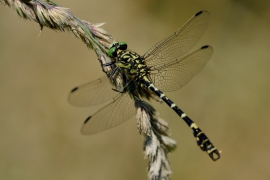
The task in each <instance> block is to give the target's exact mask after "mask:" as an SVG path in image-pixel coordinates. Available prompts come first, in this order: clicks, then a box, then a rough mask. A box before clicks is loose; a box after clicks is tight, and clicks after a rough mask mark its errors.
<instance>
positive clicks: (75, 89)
mask: <svg viewBox="0 0 270 180" xmlns="http://www.w3.org/2000/svg"><path fill="white" fill-rule="evenodd" d="M77 89H79V88H78V87H75V88H73V89H72V90H71V92H72V93H73V92H74V91H77Z"/></svg>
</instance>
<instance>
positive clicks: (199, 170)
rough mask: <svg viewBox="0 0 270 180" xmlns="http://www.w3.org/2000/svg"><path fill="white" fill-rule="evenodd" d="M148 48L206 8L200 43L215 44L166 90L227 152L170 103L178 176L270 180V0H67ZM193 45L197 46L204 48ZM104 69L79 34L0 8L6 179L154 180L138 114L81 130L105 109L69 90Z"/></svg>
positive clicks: (0, 171) (1, 148)
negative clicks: (211, 151) (206, 142)
mask: <svg viewBox="0 0 270 180" xmlns="http://www.w3.org/2000/svg"><path fill="white" fill-rule="evenodd" d="M57 2H58V3H59V4H61V5H62V6H65V7H68V8H70V10H71V11H72V12H73V13H74V14H75V15H76V16H78V17H79V18H81V19H85V20H87V21H90V22H92V23H97V22H106V25H105V26H103V28H104V29H106V30H107V31H109V32H110V33H111V34H112V35H113V36H114V37H115V38H116V39H118V40H120V41H126V42H127V43H128V45H129V47H130V48H131V49H133V50H135V51H137V52H138V53H140V54H143V53H144V52H146V51H147V50H148V49H149V48H150V47H151V46H152V45H154V44H155V43H156V42H158V41H159V40H161V39H162V38H164V37H166V36H167V35H169V34H170V33H172V32H173V31H174V30H176V29H178V28H179V27H181V26H182V24H184V23H185V22H186V21H187V20H188V19H189V18H190V17H191V16H193V15H194V14H195V13H196V12H197V11H199V10H208V11H209V12H210V13H211V17H212V19H211V24H210V26H209V28H208V30H207V32H206V34H205V35H204V36H203V38H202V39H201V41H200V42H199V43H198V45H197V46H196V48H199V47H201V46H202V45H205V44H210V45H212V46H213V47H214V54H213V56H212V58H211V59H210V61H209V62H208V64H207V65H206V67H205V68H204V69H203V71H202V72H201V73H199V74H198V75H197V76H196V77H195V78H194V79H193V80H192V81H191V82H190V83H188V84H187V85H186V86H185V87H183V88H182V89H181V90H179V91H176V92H173V93H167V95H168V96H169V97H170V98H171V99H173V100H174V101H175V102H176V103H177V104H178V105H179V107H181V108H182V109H183V110H184V111H185V112H187V114H188V115H189V116H190V117H191V118H192V119H194V120H195V121H196V122H197V124H198V125H199V126H200V127H201V128H202V129H203V130H204V131H205V132H206V134H207V135H208V136H209V137H210V139H211V140H212V142H213V143H214V144H215V145H216V146H217V147H218V148H219V149H220V150H222V157H221V159H220V160H219V161H217V162H212V161H211V159H210V158H209V157H208V156H207V155H206V154H205V153H202V151H201V150H200V149H199V148H198V147H197V146H196V143H195V140H194V138H193V136H192V133H191V131H190V129H189V128H188V127H187V126H186V125H185V124H184V123H183V122H182V121H181V120H180V119H179V118H178V117H177V116H176V115H175V114H174V113H173V112H172V111H171V109H170V108H168V107H167V106H165V105H156V106H155V107H156V108H157V110H158V111H159V113H160V115H161V117H162V118H164V119H165V120H166V121H168V122H169V126H170V127H171V132H172V137H173V138H174V139H175V140H176V141H177V143H178V148H177V149H176V150H175V151H174V152H173V153H172V154H171V155H170V156H169V160H170V163H171V166H172V170H173V174H172V176H171V177H172V179H189V180H193V179H194V180H195V179H202V180H212V179H215V180H216V179H218V180H228V179H230V180H235V179H245V180H254V179H260V180H263V179H270V171H269V167H270V157H269V156H270V142H269V139H270V132H269V127H270V120H269V118H270V108H269V107H270V50H269V49H270V2H269V1H267V0H257V1H252V0H220V1H216V0H205V1H199V0H181V1H179V0H171V1H160V0H136V1H135V0H128V1H127V0H114V1H109V0H92V1H82V0H81V1H80V0H79V1H65V0H57ZM196 48H195V49H196ZM101 75H102V72H101V68H100V65H99V63H98V61H97V58H96V56H95V53H94V52H93V51H91V50H89V49H87V48H86V47H85V45H84V44H83V43H82V42H81V41H80V40H78V39H76V38H75V37H74V36H73V35H71V34H70V33H67V32H66V33H61V32H55V31H52V30H50V29H47V28H45V29H44V31H43V32H42V33H41V35H40V36H39V26H38V25H37V24H36V23H34V22H30V21H26V20H23V19H22V18H20V17H18V15H17V14H16V12H15V11H13V10H12V9H11V8H8V7H5V6H3V5H2V4H1V5H0V84H1V86H0V179H5V180H13V179H20V180H37V179H38V180H45V179H51V180H58V179H65V180H74V179H80V180H89V179H91V180H92V179H98V180H107V179H117V180H122V179H123V180H124V179H129V180H138V179H145V180H146V179H147V171H146V168H147V162H148V161H147V160H146V159H144V157H143V153H142V144H143V138H142V137H141V136H140V135H139V134H138V132H137V129H136V122H135V118H132V119H131V120H129V121H127V122H125V123H123V124H122V125H121V126H118V127H117V128H113V129H111V130H107V131H105V132H103V133H100V134H97V135H93V136H83V135H81V134H80V128H81V125H82V123H83V121H84V119H85V118H86V117H88V116H89V115H90V114H93V113H94V112H95V111H96V110H98V109H99V108H100V107H102V106H95V107H86V108H77V107H73V106H71V105H70V104H69V103H68V101H67V95H68V93H69V91H70V90H71V89H72V88H73V87H75V86H77V85H80V84H83V83H86V82H88V81H91V80H94V79H96V78H98V77H99V76H101Z"/></svg>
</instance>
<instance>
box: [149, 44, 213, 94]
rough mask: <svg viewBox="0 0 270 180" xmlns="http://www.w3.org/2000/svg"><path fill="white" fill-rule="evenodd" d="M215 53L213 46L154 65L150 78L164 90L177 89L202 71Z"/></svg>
mask: <svg viewBox="0 0 270 180" xmlns="http://www.w3.org/2000/svg"><path fill="white" fill-rule="evenodd" d="M212 53H213V48H212V47H211V46H203V47H202V48H201V49H198V50H197V51H194V52H192V53H190V54H188V55H187V56H185V57H182V58H177V59H175V60H173V61H171V63H169V64H166V65H160V66H158V65H157V66H154V67H153V73H151V74H150V78H151V79H152V81H153V83H154V84H155V86H156V87H158V88H160V89H161V90H162V91H164V92H166V91H167V92H168V91H175V90H177V89H180V88H181V87H183V86H184V85H185V84H187V83H188V82H189V81H190V80H191V79H192V77H193V76H195V75H196V74H197V73H199V72H200V71H201V69H202V68H203V67H204V66H205V64H206V63H207V61H208V60H209V59H210V57H211V55H212Z"/></svg>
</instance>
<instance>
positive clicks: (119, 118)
mask: <svg viewBox="0 0 270 180" xmlns="http://www.w3.org/2000/svg"><path fill="white" fill-rule="evenodd" d="M135 113H136V110H135V105H134V100H132V99H131V98H130V97H129V95H128V94H120V95H119V96H117V97H116V98H115V99H113V101H112V102H111V103H109V104H108V105H106V106H105V107H103V108H102V109H100V110H98V111H97V112H96V113H95V114H94V115H93V116H90V117H88V118H87V119H86V120H85V122H84V124H83V126H82V129H81V132H82V134H85V135H89V134H96V133H99V132H102V131H104V130H106V129H110V128H113V127H115V126H118V125H120V124H121V123H123V122H125V121H127V120H129V119H130V118H131V117H132V116H134V115H135Z"/></svg>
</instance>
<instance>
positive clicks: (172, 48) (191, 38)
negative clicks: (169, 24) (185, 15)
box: [143, 11, 210, 67]
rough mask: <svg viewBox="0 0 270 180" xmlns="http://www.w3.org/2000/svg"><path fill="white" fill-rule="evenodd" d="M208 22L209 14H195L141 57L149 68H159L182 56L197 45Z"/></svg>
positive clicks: (201, 12)
mask: <svg viewBox="0 0 270 180" xmlns="http://www.w3.org/2000/svg"><path fill="white" fill-rule="evenodd" d="M209 22H210V14H209V12H207V11H200V12H198V13H196V14H195V15H194V16H193V17H192V18H191V19H190V20H189V21H188V22H187V23H186V24H185V25H184V26H182V27H181V28H180V29H179V30H177V31H176V32H174V33H173V34H172V35H170V36H168V37H167V38H165V39H163V40H162V41H160V42H159V43H157V44H156V45H155V46H153V47H152V48H151V49H150V50H148V51H147V52H146V53H145V55H144V56H143V57H144V58H145V61H146V63H147V65H148V66H149V67H151V66H155V65H158V66H159V65H163V64H165V63H168V61H171V60H174V59H175V58H179V57H180V56H183V55H184V54H185V53H187V52H188V51H190V50H191V48H193V47H194V46H195V45H196V44H197V43H198V41H199V40H200V38H201V37H202V35H203V34H204V33H205V31H206V28H207V27H208V25H209Z"/></svg>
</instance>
